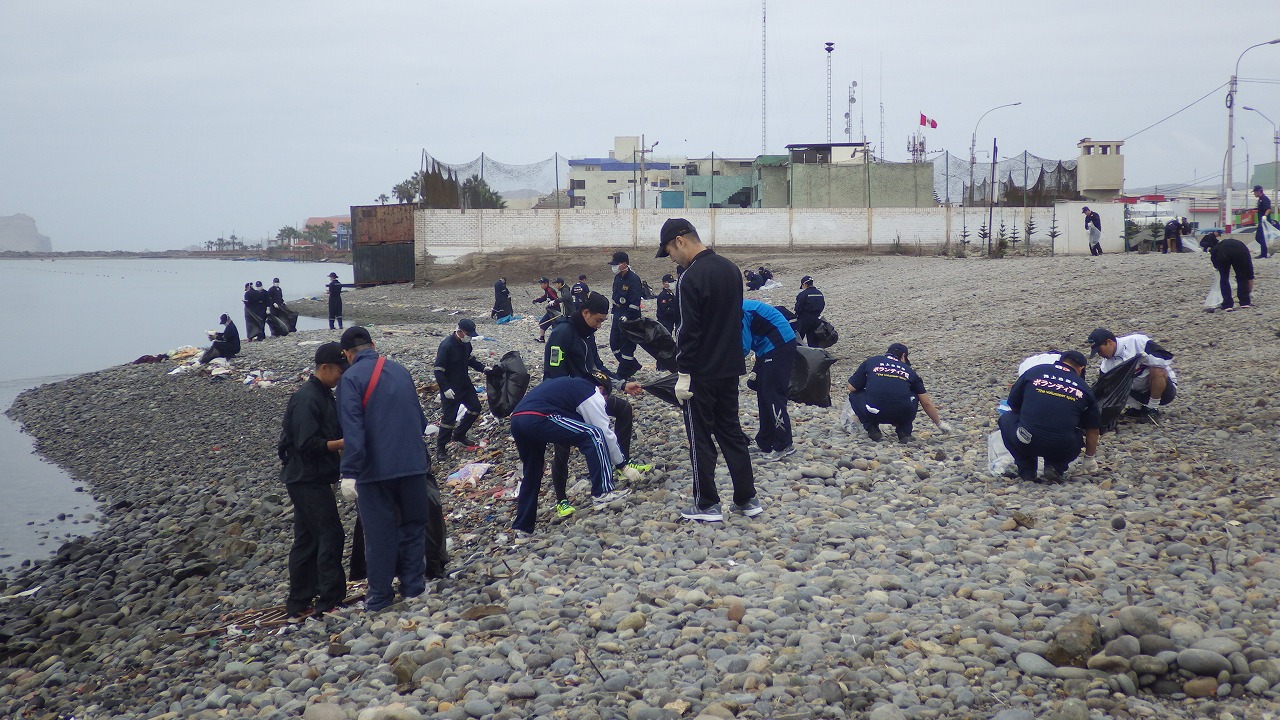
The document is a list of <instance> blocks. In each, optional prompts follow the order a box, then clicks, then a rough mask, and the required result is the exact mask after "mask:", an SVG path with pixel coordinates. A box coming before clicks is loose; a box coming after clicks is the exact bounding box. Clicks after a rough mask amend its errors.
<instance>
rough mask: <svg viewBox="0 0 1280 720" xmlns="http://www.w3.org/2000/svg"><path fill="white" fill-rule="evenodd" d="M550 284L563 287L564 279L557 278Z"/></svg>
mask: <svg viewBox="0 0 1280 720" xmlns="http://www.w3.org/2000/svg"><path fill="white" fill-rule="evenodd" d="M551 282H553V283H555V284H557V285H563V284H564V278H562V277H558V278H556V279H555V280H552V281H551Z"/></svg>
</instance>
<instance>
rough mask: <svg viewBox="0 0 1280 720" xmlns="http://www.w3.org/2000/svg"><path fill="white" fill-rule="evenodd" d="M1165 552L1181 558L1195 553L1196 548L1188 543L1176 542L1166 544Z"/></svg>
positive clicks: (1170, 555)
mask: <svg viewBox="0 0 1280 720" xmlns="http://www.w3.org/2000/svg"><path fill="white" fill-rule="evenodd" d="M1164 553H1165V555H1168V556H1169V557H1176V558H1180V557H1183V556H1184V555H1191V554H1193V553H1195V548H1193V547H1191V546H1190V545H1188V544H1186V543H1181V542H1176V543H1169V544H1168V545H1165V546H1164Z"/></svg>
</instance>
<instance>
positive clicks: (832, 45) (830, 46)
mask: <svg viewBox="0 0 1280 720" xmlns="http://www.w3.org/2000/svg"><path fill="white" fill-rule="evenodd" d="M826 49H827V142H831V53H832V52H834V51H835V49H836V44H835V43H832V42H829V43H827V48H826Z"/></svg>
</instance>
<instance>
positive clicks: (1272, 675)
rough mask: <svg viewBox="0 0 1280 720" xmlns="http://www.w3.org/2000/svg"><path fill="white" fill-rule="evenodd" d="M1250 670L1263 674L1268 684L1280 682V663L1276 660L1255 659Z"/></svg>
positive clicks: (1250, 664)
mask: <svg viewBox="0 0 1280 720" xmlns="http://www.w3.org/2000/svg"><path fill="white" fill-rule="evenodd" d="M1249 672H1251V673H1253V674H1254V675H1261V676H1262V677H1263V678H1265V679H1266V681H1267V684H1268V685H1275V684H1276V683H1280V663H1277V662H1276V661H1275V660H1254V661H1253V662H1251V663H1249Z"/></svg>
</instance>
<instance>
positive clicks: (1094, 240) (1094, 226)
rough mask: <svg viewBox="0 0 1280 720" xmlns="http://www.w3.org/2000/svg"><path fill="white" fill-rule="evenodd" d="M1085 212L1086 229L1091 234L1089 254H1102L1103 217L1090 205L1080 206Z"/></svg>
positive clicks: (1081, 210)
mask: <svg viewBox="0 0 1280 720" xmlns="http://www.w3.org/2000/svg"><path fill="white" fill-rule="evenodd" d="M1080 212H1082V213H1084V231H1085V233H1087V234H1088V235H1089V254H1090V255H1101V254H1102V218H1101V217H1099V216H1098V213H1096V212H1094V211H1092V210H1090V209H1089V207H1088V206H1085V207H1083V208H1080Z"/></svg>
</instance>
